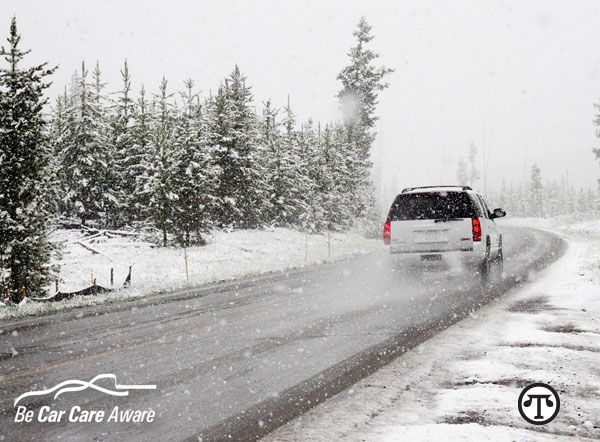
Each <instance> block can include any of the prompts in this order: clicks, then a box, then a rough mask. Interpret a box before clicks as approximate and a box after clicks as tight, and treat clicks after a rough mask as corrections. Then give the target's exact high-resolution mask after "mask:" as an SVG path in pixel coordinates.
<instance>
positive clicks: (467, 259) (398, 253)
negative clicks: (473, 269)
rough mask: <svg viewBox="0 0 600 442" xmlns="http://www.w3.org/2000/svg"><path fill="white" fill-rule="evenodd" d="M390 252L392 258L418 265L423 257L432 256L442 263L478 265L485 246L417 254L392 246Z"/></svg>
mask: <svg viewBox="0 0 600 442" xmlns="http://www.w3.org/2000/svg"><path fill="white" fill-rule="evenodd" d="M390 252H391V254H392V255H394V257H398V258H400V259H402V261H406V262H409V263H415V264H416V263H419V262H422V261H425V260H426V259H425V257H427V258H431V257H432V256H433V255H439V256H441V261H442V262H448V263H457V264H464V265H470V264H479V263H481V262H482V261H483V260H484V259H485V244H480V243H477V244H474V245H473V248H472V249H470V250H455V251H450V252H448V251H437V250H427V251H419V252H405V251H402V250H399V248H398V247H396V248H395V247H394V246H393V245H392V246H391V247H390Z"/></svg>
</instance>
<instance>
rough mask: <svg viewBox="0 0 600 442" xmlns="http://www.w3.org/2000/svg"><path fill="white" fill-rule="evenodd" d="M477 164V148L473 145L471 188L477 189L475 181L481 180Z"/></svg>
mask: <svg viewBox="0 0 600 442" xmlns="http://www.w3.org/2000/svg"><path fill="white" fill-rule="evenodd" d="M476 163H477V146H476V145H475V143H471V145H470V146H469V186H471V187H475V181H477V180H478V179H479V170H478V169H477V166H475V164H476Z"/></svg>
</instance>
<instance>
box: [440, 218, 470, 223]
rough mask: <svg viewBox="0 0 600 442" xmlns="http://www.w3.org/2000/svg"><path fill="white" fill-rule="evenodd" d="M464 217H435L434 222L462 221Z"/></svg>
mask: <svg viewBox="0 0 600 442" xmlns="http://www.w3.org/2000/svg"><path fill="white" fill-rule="evenodd" d="M462 219H463V218H437V219H434V220H433V222H434V223H445V222H448V221H462Z"/></svg>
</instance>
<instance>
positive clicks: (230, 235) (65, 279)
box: [0, 228, 383, 319]
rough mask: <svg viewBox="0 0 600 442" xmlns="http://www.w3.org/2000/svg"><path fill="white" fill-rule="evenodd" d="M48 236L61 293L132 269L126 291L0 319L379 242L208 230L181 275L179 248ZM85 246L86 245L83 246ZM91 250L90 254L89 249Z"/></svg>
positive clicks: (328, 256)
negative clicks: (57, 255)
mask: <svg viewBox="0 0 600 442" xmlns="http://www.w3.org/2000/svg"><path fill="white" fill-rule="evenodd" d="M53 239H54V240H58V241H63V242H64V251H63V257H62V260H61V262H60V264H61V271H60V279H59V290H61V291H63V292H69V291H76V290H81V289H83V288H85V287H88V286H90V285H91V282H92V280H93V279H96V283H97V284H98V285H101V286H104V287H111V284H110V270H111V268H113V269H114V286H113V287H120V286H121V285H122V284H123V282H124V280H125V278H126V276H127V272H128V270H129V266H132V279H131V288H130V289H127V290H119V291H117V292H114V293H108V294H101V295H97V296H86V297H77V298H75V299H70V300H66V301H60V302H52V303H41V302H32V301H28V302H25V303H24V304H23V305H19V306H10V307H7V306H3V307H0V319H3V318H10V317H19V316H25V315H32V314H42V313H48V312H52V311H56V310H61V309H66V308H73V307H77V306H82V305H91V304H99V303H103V302H110V301H115V300H119V299H124V298H135V297H142V296H146V295H148V294H151V293H155V292H159V291H165V290H174V289H180V288H185V287H191V286H195V285H199V284H204V283H210V282H216V281H222V280H229V279H235V278H239V277H243V276H248V275H256V274H261V273H267V272H272V271H277V270H285V269H291V268H297V267H303V266H306V265H313V264H317V263H321V262H326V261H333V260H338V259H342V258H346V257H349V256H352V255H355V254H360V253H367V252H370V251H373V250H375V249H376V248H378V247H383V243H382V242H381V241H379V240H374V239H365V238H364V237H362V236H361V235H359V234H357V233H331V237H330V246H329V242H328V237H327V235H308V237H307V236H306V235H305V234H304V233H301V232H298V231H294V230H289V229H283V228H273V229H266V230H241V231H234V232H214V233H213V235H212V236H209V237H208V244H207V245H206V246H203V247H189V248H188V249H187V250H186V251H185V254H187V263H188V275H187V277H186V267H185V254H184V250H183V248H174V247H156V246H154V245H153V244H150V243H147V242H142V241H134V240H131V239H128V238H127V237H121V236H112V237H110V236H106V235H100V236H96V237H95V238H92V239H85V238H84V235H83V234H82V233H81V232H80V231H78V230H60V231H58V232H57V233H56V234H55V237H54V238H53ZM84 246H85V247H84ZM90 249H93V250H94V251H95V252H97V253H94V252H92V251H91V250H90Z"/></svg>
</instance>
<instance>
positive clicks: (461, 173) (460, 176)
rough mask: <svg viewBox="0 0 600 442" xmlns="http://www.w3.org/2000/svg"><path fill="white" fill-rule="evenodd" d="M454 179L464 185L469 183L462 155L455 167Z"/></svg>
mask: <svg viewBox="0 0 600 442" xmlns="http://www.w3.org/2000/svg"><path fill="white" fill-rule="evenodd" d="M456 179H457V180H458V184H460V185H461V186H466V185H467V184H468V183H469V172H468V169H467V163H465V159H464V158H463V157H460V158H459V159H458V164H457V167H456Z"/></svg>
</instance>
